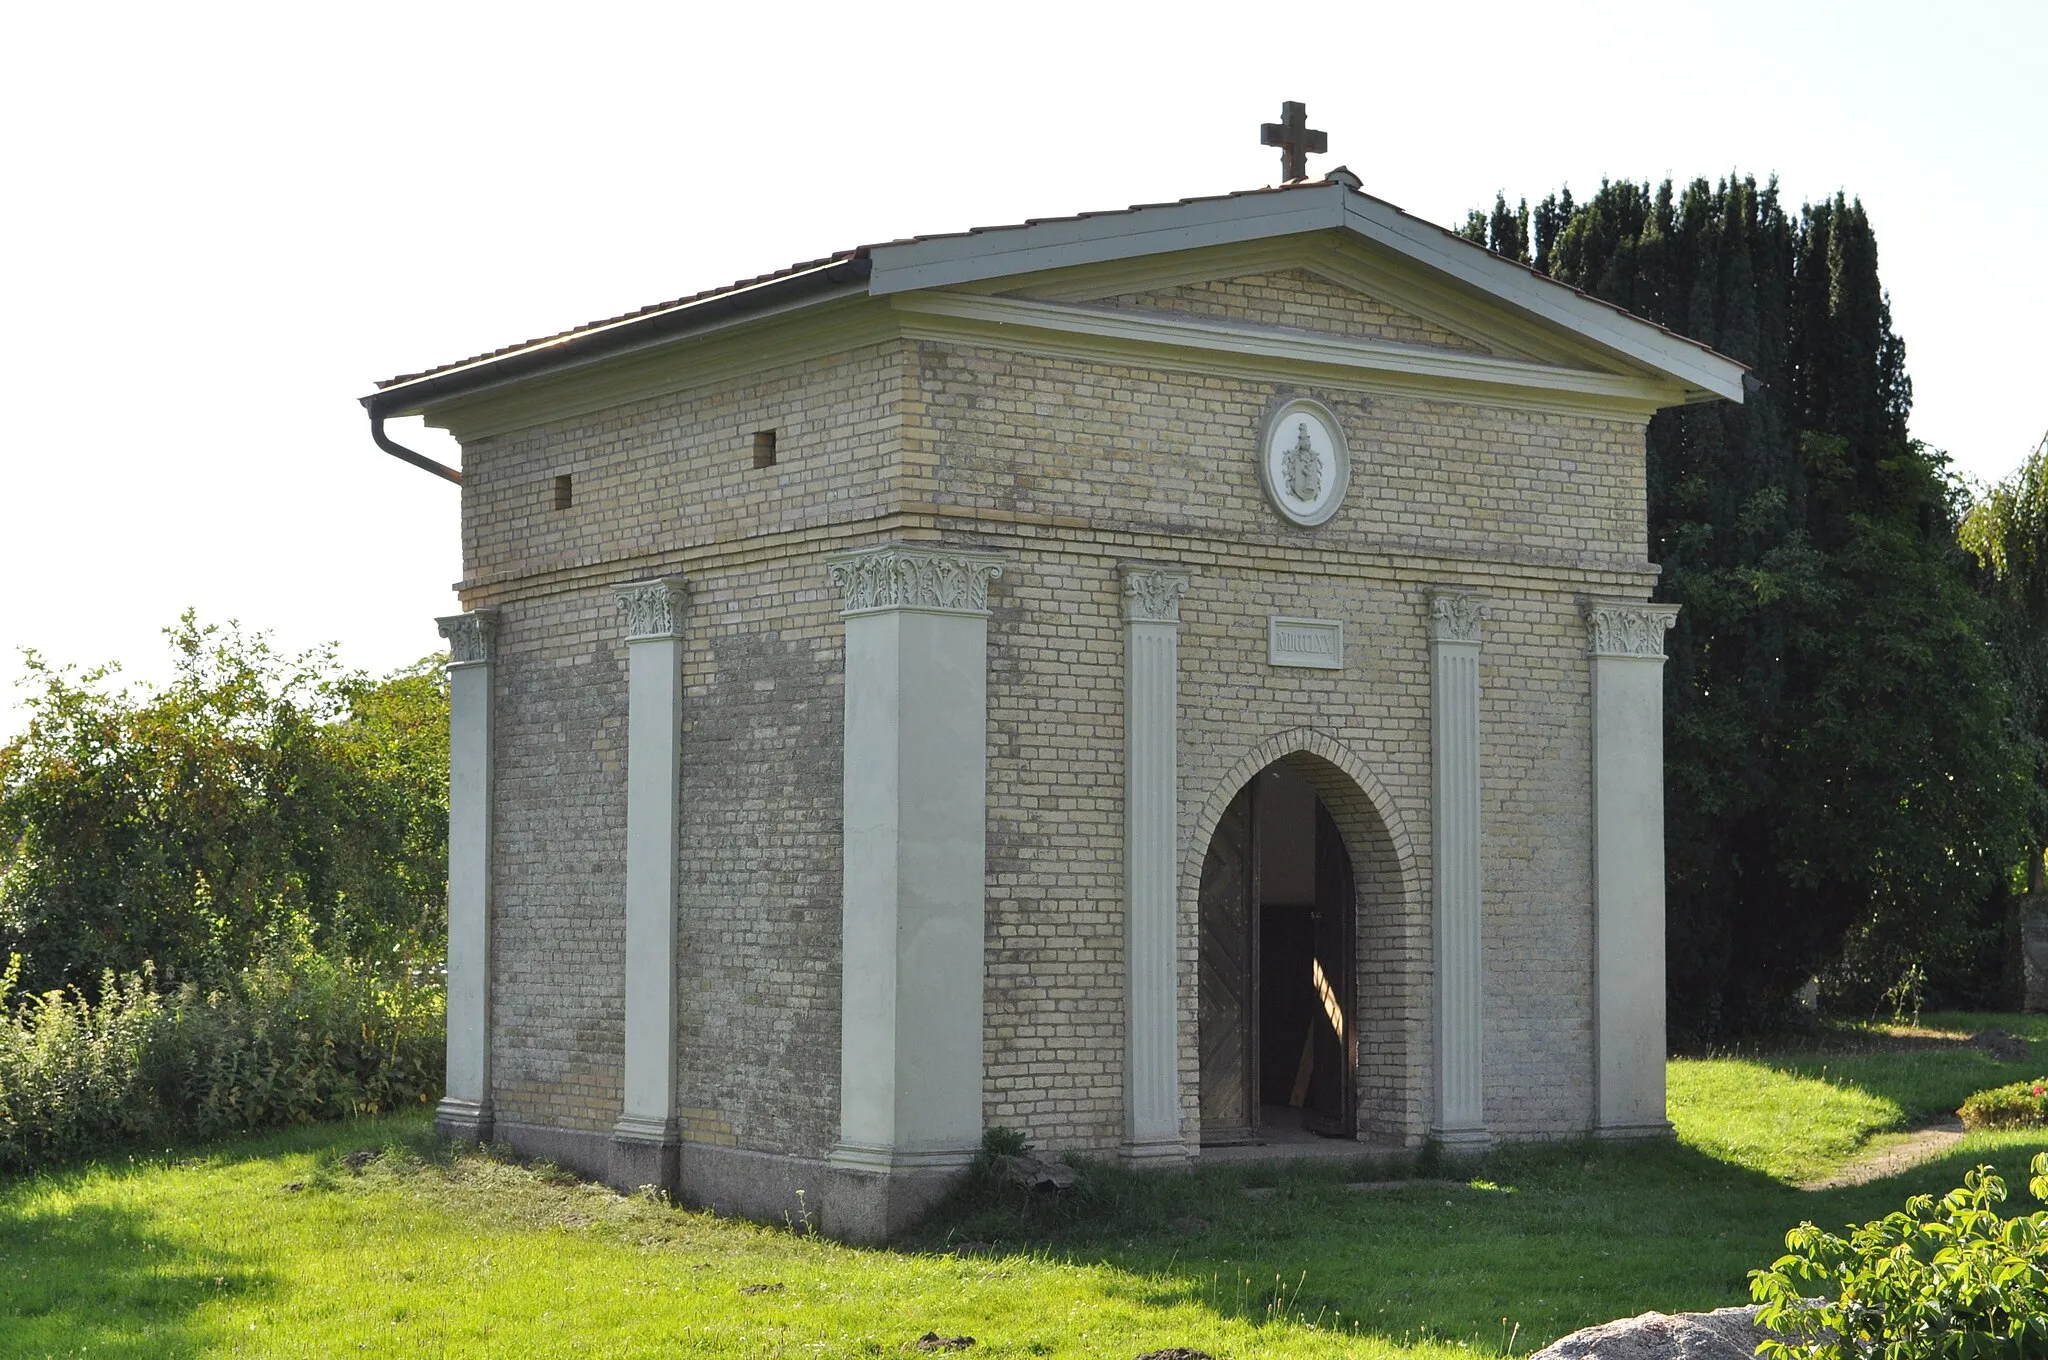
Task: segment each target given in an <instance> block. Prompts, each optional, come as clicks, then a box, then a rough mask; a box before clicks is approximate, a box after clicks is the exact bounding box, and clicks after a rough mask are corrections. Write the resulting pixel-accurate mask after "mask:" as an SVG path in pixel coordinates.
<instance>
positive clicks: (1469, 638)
mask: <svg viewBox="0 0 2048 1360" xmlns="http://www.w3.org/2000/svg"><path fill="white" fill-rule="evenodd" d="M1485 615H1486V604H1485V602H1484V601H1482V600H1481V599H1480V598H1479V597H1478V596H1477V595H1469V594H1466V593H1465V592H1464V591H1461V590H1438V591H1432V592H1431V593H1430V597H1429V639H1430V641H1432V642H1473V643H1476V642H1478V641H1479V620H1480V619H1482V618H1483V617H1485Z"/></svg>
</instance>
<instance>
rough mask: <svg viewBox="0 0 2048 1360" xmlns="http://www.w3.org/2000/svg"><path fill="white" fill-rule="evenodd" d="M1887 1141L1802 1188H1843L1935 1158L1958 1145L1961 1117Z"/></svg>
mask: <svg viewBox="0 0 2048 1360" xmlns="http://www.w3.org/2000/svg"><path fill="white" fill-rule="evenodd" d="M1879 1136H1880V1137H1881V1138H1885V1141H1883V1142H1882V1143H1879V1144H1877V1145H1876V1146H1874V1147H1871V1148H1869V1149H1867V1150H1866V1151H1865V1152H1864V1153H1863V1154H1862V1155H1861V1156H1859V1157H1857V1158H1856V1160H1854V1161H1852V1162H1850V1163H1849V1164H1848V1165H1847V1166H1844V1167H1842V1168H1840V1169H1839V1170H1837V1171H1835V1172H1834V1174H1832V1175H1829V1176H1823V1177H1822V1178H1821V1179H1819V1180H1813V1181H1803V1182H1801V1184H1800V1186H1799V1188H1800V1189H1801V1190H1842V1189H1846V1188H1847V1187H1849V1186H1852V1185H1868V1184H1870V1183H1871V1182H1872V1181H1880V1180H1883V1179H1884V1178H1885V1177H1886V1176H1896V1175H1898V1174H1899V1173H1900V1172H1901V1171H1906V1170H1910V1169H1911V1168H1913V1167H1916V1166H1918V1165H1920V1163H1922V1162H1931V1161H1933V1160H1934V1159H1935V1158H1936V1157H1939V1156H1940V1155H1941V1154H1942V1153H1944V1152H1947V1151H1948V1150H1949V1149H1950V1148H1952V1147H1954V1146H1955V1145H1956V1144H1957V1143H1958V1142H1960V1141H1961V1140H1962V1137H1963V1125H1962V1122H1961V1121H1960V1120H1949V1121H1948V1122H1947V1123H1943V1124H1931V1125H1929V1126H1928V1127H1926V1128H1924V1129H1914V1130H1913V1131H1911V1132H1910V1133H1905V1134H1897V1135H1892V1136H1890V1137H1885V1135H1879Z"/></svg>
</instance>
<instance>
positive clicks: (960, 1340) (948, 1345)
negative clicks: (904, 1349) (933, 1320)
mask: <svg viewBox="0 0 2048 1360" xmlns="http://www.w3.org/2000/svg"><path fill="white" fill-rule="evenodd" d="M973 1344H974V1338H973V1337H971V1336H940V1335H939V1334H938V1333H937V1332H926V1333H925V1334H924V1335H923V1336H921V1337H919V1338H918V1339H917V1348H918V1349H919V1350H921V1351H964V1350H966V1349H967V1348H968V1347H969V1346H972V1345H973Z"/></svg>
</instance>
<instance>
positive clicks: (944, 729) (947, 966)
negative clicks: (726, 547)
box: [830, 544, 1001, 1212]
mask: <svg viewBox="0 0 2048 1360" xmlns="http://www.w3.org/2000/svg"><path fill="white" fill-rule="evenodd" d="M831 570H832V579H833V581H834V583H835V584H837V585H838V586H839V587H840V588H841V590H842V591H843V592H844V603H845V609H844V617H845V620H846V736H845V753H844V760H845V765H844V774H843V781H844V821H843V823H842V825H843V828H844V833H843V834H844V841H843V844H844V849H843V852H842V863H843V875H844V879H843V907H842V910H843V913H844V918H843V919H844V926H843V945H842V949H843V955H842V958H843V968H844V975H843V979H842V984H841V995H842V1003H841V1015H840V1109H839V1142H838V1144H837V1146H835V1147H834V1148H833V1150H832V1154H831V1158H830V1160H831V1162H832V1164H833V1165H835V1166H838V1167H841V1168H844V1169H847V1170H850V1171H859V1172H871V1173H881V1174H885V1175H887V1174H895V1173H900V1172H906V1171H920V1170H951V1169H954V1168H958V1167H961V1166H965V1165H966V1164H967V1163H968V1162H969V1161H970V1160H971V1159H972V1157H973V1155H974V1152H975V1150H976V1148H977V1147H979V1145H980V1142H981V1086H982V974H983V967H984V961H983V943H982V930H983V924H982V922H983V912H984V908H985V902H986V894H987V888H986V867H985V862H984V861H985V858H986V840H987V835H988V829H987V802H988V660H987V644H988V613H989V610H988V587H989V582H990V581H991V580H992V579H994V578H995V577H996V576H998V575H1000V573H1001V568H1000V567H999V566H998V564H997V561H996V559H994V558H992V557H990V556H988V555H986V554H980V553H972V552H962V551H957V550H953V549H947V548H940V547H925V546H906V545H901V544H891V545H887V546H884V547H879V548H872V549H867V550H863V551H860V552H853V553H847V554H844V555H842V556H839V557H836V558H834V559H833V560H832V568H831ZM892 1212H893V1211H892Z"/></svg>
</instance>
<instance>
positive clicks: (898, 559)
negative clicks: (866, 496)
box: [829, 543, 1003, 616]
mask: <svg viewBox="0 0 2048 1360" xmlns="http://www.w3.org/2000/svg"><path fill="white" fill-rule="evenodd" d="M829 561H830V563H831V572H832V584H834V585H836V586H838V587H839V589H840V591H841V593H842V595H843V598H844V607H843V608H842V610H841V613H843V614H845V615H848V616H852V615H856V614H877V613H881V612H883V611H885V610H891V609H910V610H918V611H922V612H924V613H932V614H967V615H974V616H986V615H987V614H988V612H989V608H988V586H989V582H991V581H993V580H995V579H996V578H997V577H998V576H1001V575H1002V574H1003V568H1002V559H1001V558H999V557H997V556H996V555H995V554H993V553H978V552H972V551H965V550H961V549H954V548H929V547H921V546H914V545H911V544H907V543H887V544H883V545H882V546H881V547H878V548H863V549H859V550H857V551H854V552H849V553H841V554H839V555H837V556H835V557H832V558H830V559H829Z"/></svg>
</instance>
